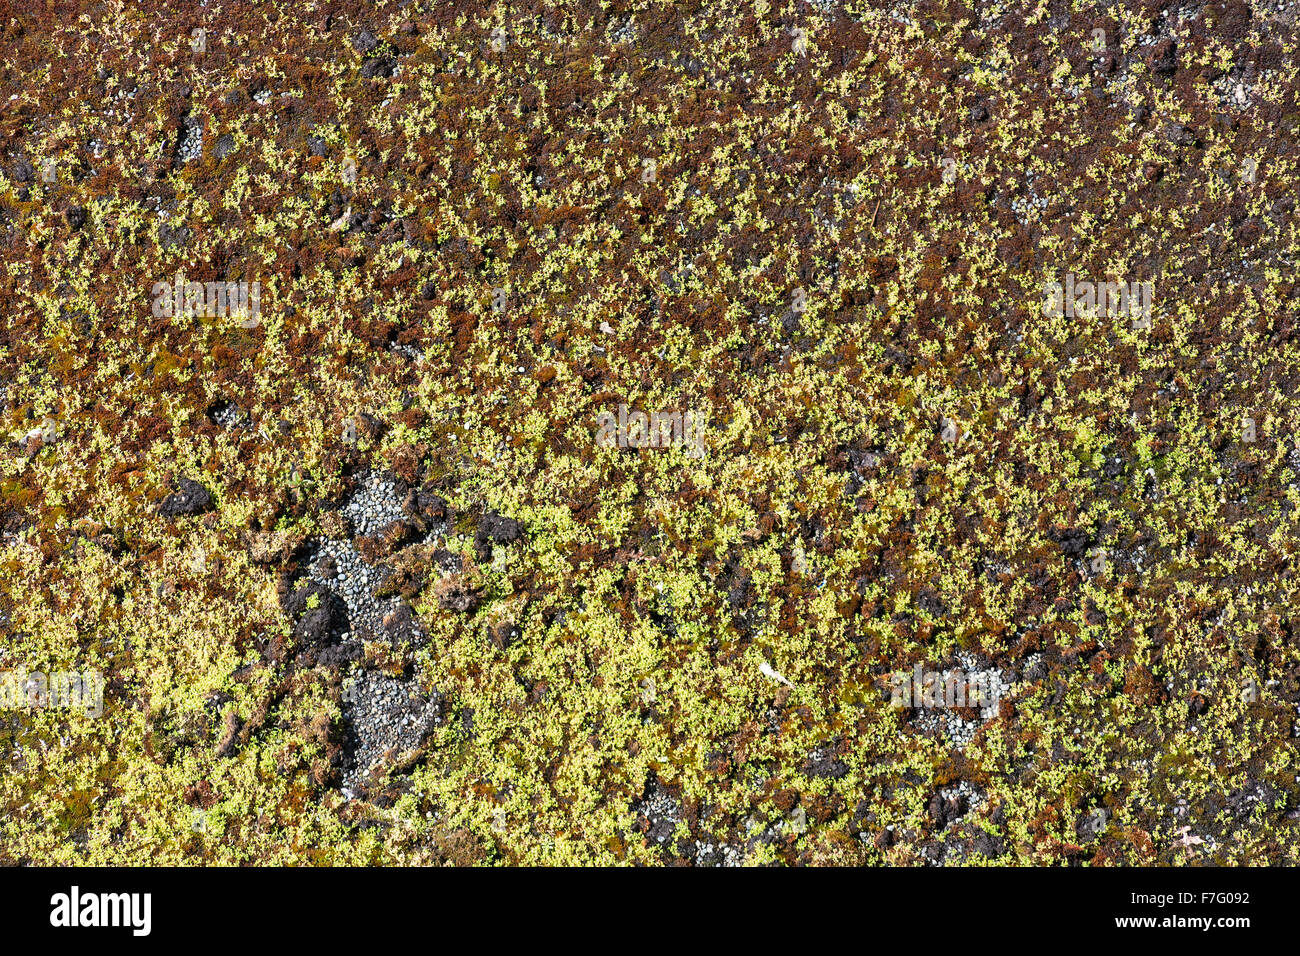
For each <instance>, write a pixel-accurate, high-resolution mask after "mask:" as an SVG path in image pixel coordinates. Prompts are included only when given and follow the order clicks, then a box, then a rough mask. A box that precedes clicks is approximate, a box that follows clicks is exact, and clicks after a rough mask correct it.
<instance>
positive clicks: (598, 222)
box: [0, 0, 1300, 866]
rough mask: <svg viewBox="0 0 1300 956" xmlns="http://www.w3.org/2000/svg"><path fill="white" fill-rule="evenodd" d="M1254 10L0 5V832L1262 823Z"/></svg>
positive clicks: (911, 858)
mask: <svg viewBox="0 0 1300 956" xmlns="http://www.w3.org/2000/svg"><path fill="white" fill-rule="evenodd" d="M1298 13H1300V6H1297V5H1296V4H1294V3H1289V2H1277V0H1259V2H1252V0H1205V2H1202V0H1192V2H1174V0H1136V2H1133V3H1129V4H1110V3H1085V4H1078V3H1067V2H1063V0H1044V2H1041V3H1033V4H1029V3H1012V4H1009V5H1008V4H1004V5H1001V6H996V7H993V6H988V5H978V4H966V3H963V2H958V0H917V2H843V0H813V2H805V0H797V2H784V3H782V2H777V0H743V2H729V0H725V2H722V3H707V4H704V3H698V2H689V0H688V2H658V0H655V2H649V0H634V2H632V3H630V4H622V5H614V6H611V5H608V4H604V5H602V4H598V3H586V2H582V3H572V4H567V3H566V4H547V3H525V4H498V3H493V4H484V3H475V2H467V3H457V4H443V3H433V2H429V0H397V2H394V3H390V4H388V5H386V6H383V7H374V8H370V7H367V8H365V9H362V8H360V7H358V6H357V5H355V4H350V3H342V2H333V0H320V2H316V3H311V4H305V5H304V4H299V5H289V4H275V3H249V2H234V3H226V4H222V5H212V4H209V5H206V6H205V5H197V4H190V3H179V2H175V3H164V2H157V0H146V2H143V3H136V4H125V3H121V2H116V0H106V2H78V3H72V2H63V0H54V2H50V3H45V4H39V5H28V6H27V7H23V8H17V7H14V8H12V9H6V10H3V11H0V51H2V52H3V54H4V55H3V56H2V57H0V250H3V252H4V257H3V261H4V268H3V269H0V296H2V301H3V305H0V310H2V312H3V322H0V681H4V682H5V683H0V691H3V690H4V688H6V687H14V688H19V687H21V691H15V692H14V694H12V695H8V696H5V697H0V757H3V760H4V761H5V763H4V768H5V769H4V772H0V863H38V864H52V863H172V864H190V863H220V864H250V863H252V864H257V863H267V864H270V863H275V864H286V863H313V864H361V863H376V864H422V863H437V864H443V863H451V864H458V865H465V864H480V863H482V864H504V865H509V864H536V863H556V864H564V863H581V864H639V865H645V864H650V865H661V864H662V865H683V866H737V865H767V864H783V865H843V864H862V863H866V864H889V865H899V866H937V865H944V866H977V865H984V864H990V863H1001V864H1021V865H1024V864H1037V865H1081V864H1085V863H1089V864H1095V865H1131V864H1182V863H1188V864H1206V863H1232V864H1261V863H1264V864H1292V865H1294V864H1296V863H1297V862H1300V829H1298V828H1300V778H1298V777H1297V774H1296V766H1297V753H1296V745H1297V740H1298V739H1300V723H1297V717H1298V716H1300V650H1298V649H1297V646H1296V640H1295V626H1294V616H1295V610H1294V609H1295V608H1296V607H1297V606H1300V602H1298V601H1297V600H1296V598H1297V595H1296V588H1295V583H1294V575H1293V571H1294V566H1293V562H1292V556H1293V554H1294V553H1295V552H1296V548H1297V540H1300V539H1298V536H1297V533H1296V532H1297V530H1300V528H1298V525H1300V507H1298V506H1300V484H1298V482H1300V443H1297V441H1296V438H1295V436H1296V434H1297V430H1298V429H1300V404H1298V403H1297V400H1296V398H1295V396H1296V393H1297V386H1300V340H1298V339H1297V328H1298V327H1300V325H1298V323H1300V316H1298V315H1297V306H1296V276H1297V268H1296V267H1297V253H1298V252H1300V240H1298V239H1297V235H1296V230H1295V225H1294V219H1295V204H1296V195H1297V184H1298V179H1297V163H1298V162H1300V151H1298V150H1300V147H1298V146H1297V143H1298V142H1300V139H1298V134H1300V102H1298V99H1300V82H1298V81H1300V76H1298V70H1300V67H1298V65H1297V55H1298V53H1300V51H1298V49H1297V47H1298V45H1300V41H1298V39H1297V22H1296V21H1297V14H1298ZM1054 282H1055V283H1061V284H1062V286H1063V287H1064V286H1066V285H1068V287H1069V288H1071V289H1072V290H1075V291H1079V295H1080V298H1079V299H1078V300H1077V301H1076V300H1074V299H1072V300H1071V301H1070V302H1069V308H1068V309H1067V310H1064V311H1061V312H1053V311H1052V310H1051V309H1050V308H1046V307H1045V306H1048V305H1050V301H1051V300H1050V299H1049V298H1048V292H1049V290H1050V289H1051V288H1052V283H1054ZM1089 282H1091V283H1108V282H1122V283H1124V284H1125V286H1126V287H1128V285H1129V284H1133V289H1134V292H1135V293H1136V292H1137V291H1138V289H1139V287H1140V286H1141V284H1143V283H1149V284H1150V286H1149V288H1150V293H1151V294H1150V303H1151V308H1150V311H1149V312H1148V313H1145V314H1132V313H1122V314H1116V313H1115V312H1114V310H1113V309H1108V308H1107V307H1106V305H1105V304H1104V303H1103V304H1102V305H1100V306H1099V305H1098V304H1097V303H1096V302H1095V301H1093V302H1091V303H1089V302H1088V301H1087V300H1086V298H1084V297H1083V293H1082V292H1081V291H1080V290H1082V289H1084V288H1085V286H1084V283H1089ZM246 293H247V295H245V294H246ZM241 296H242V297H241ZM245 299H246V300H247V301H245ZM1134 301H1140V296H1136V295H1135V300H1134ZM231 302H234V303H240V302H243V306H242V307H239V306H238V305H237V304H236V305H235V306H231V305H230V303H231ZM223 303H225V304H223ZM254 306H255V308H254ZM1076 306H1077V308H1076ZM641 413H644V414H645V415H647V416H659V419H660V420H662V421H664V422H669V423H670V424H671V422H672V421H677V422H679V423H680V422H682V421H684V418H683V415H684V414H685V413H689V414H690V416H691V420H692V421H695V422H698V423H700V427H701V429H702V431H701V436H702V438H701V444H700V445H699V446H698V449H697V446H695V445H694V444H693V443H691V442H689V441H686V440H685V432H684V431H683V432H679V433H677V437H674V433H673V432H672V429H671V427H667V428H665V429H664V430H662V431H657V430H656V428H657V426H656V428H651V429H650V430H649V431H646V432H637V434H638V435H641V436H643V437H644V436H645V435H649V436H651V438H650V440H646V441H640V440H638V441H631V442H621V443H620V442H601V441H599V440H598V436H599V434H600V431H601V425H600V422H602V421H608V420H611V419H610V416H614V417H615V418H617V417H619V416H622V420H624V421H626V420H628V418H627V416H628V414H631V415H632V416H633V417H635V416H636V415H639V414H641ZM651 420H653V419H650V418H648V419H647V421H651ZM699 452H702V453H699ZM72 669H78V670H86V671H94V672H97V673H102V674H103V675H104V681H105V683H104V689H103V713H102V716H99V717H93V716H89V715H87V714H86V713H82V712H78V711H77V710H76V709H74V708H69V707H63V706H57V701H54V700H52V699H50V697H49V695H48V694H47V695H44V696H42V693H41V692H40V691H39V690H37V689H35V688H37V687H38V686H39V682H38V681H37V679H36V678H35V677H34V674H36V673H38V672H39V673H55V672H59V671H67V670H72ZM911 675H917V677H916V680H917V681H918V682H917V683H913V679H912V676H911ZM900 677H907V678H908V682H907V683H906V684H904V685H900V684H899V679H900ZM900 686H905V687H906V688H907V695H908V696H907V697H906V698H905V699H904V698H903V697H902V696H901V695H900V691H899V687H900ZM948 686H952V687H954V688H957V687H960V688H961V689H962V691H963V693H964V692H965V691H966V690H968V689H970V688H973V687H982V688H984V689H985V690H986V691H988V695H986V696H985V697H978V698H976V697H971V698H963V699H962V700H960V702H959V701H957V700H956V699H954V700H953V701H952V702H949V701H947V700H945V697H944V691H943V688H945V687H948ZM936 688H939V691H938V693H937V696H936ZM6 693H7V692H6Z"/></svg>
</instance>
